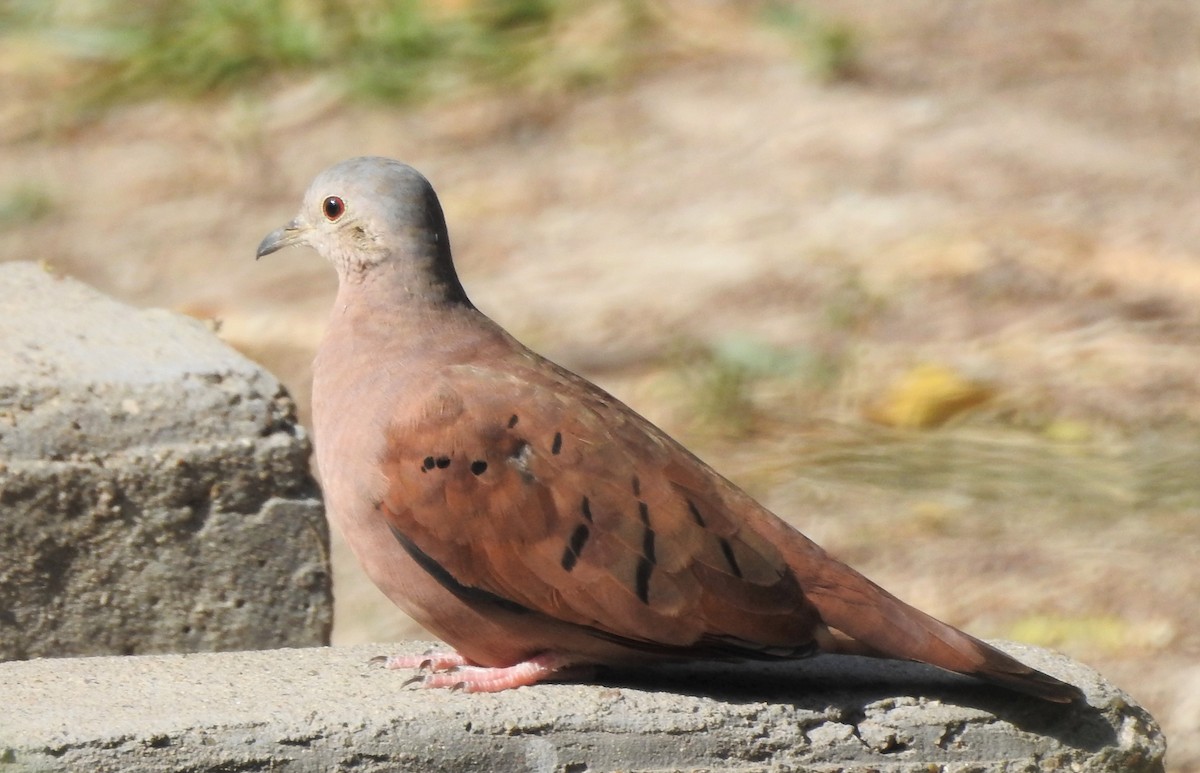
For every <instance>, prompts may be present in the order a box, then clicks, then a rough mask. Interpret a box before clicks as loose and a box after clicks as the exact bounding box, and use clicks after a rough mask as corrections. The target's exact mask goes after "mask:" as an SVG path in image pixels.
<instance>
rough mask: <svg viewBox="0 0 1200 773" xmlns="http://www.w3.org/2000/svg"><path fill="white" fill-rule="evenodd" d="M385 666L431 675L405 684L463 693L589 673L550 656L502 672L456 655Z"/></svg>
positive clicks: (403, 659)
mask: <svg viewBox="0 0 1200 773" xmlns="http://www.w3.org/2000/svg"><path fill="white" fill-rule="evenodd" d="M384 665H385V666H386V667H387V668H416V669H418V670H419V671H422V672H424V671H427V670H428V671H430V672H431V673H428V674H418V675H417V676H414V677H413V678H411V679H409V680H408V681H407V682H405V684H419V685H420V686H421V687H428V688H438V687H449V688H450V689H451V690H462V691H463V692H500V691H501V690H509V689H512V688H514V687H524V686H526V685H531V684H536V683H538V682H541V681H543V680H545V679H549V678H551V677H556V678H561V677H564V676H571V675H574V674H576V673H578V672H580V671H586V670H587V669H586V667H583V668H580V667H571V664H570V662H569V661H567V660H566V659H564V658H562V657H560V656H558V655H551V654H542V655H536V656H534V657H532V658H530V659H529V660H526V661H524V662H521V663H517V664H516V665H512V666H506V667H503V668H488V667H485V666H472V665H468V664H467V661H466V659H465V658H463V657H462V656H461V655H459V654H457V653H449V654H440V653H439V654H431V655H400V656H397V657H393V658H388V659H387V660H386V661H384Z"/></svg>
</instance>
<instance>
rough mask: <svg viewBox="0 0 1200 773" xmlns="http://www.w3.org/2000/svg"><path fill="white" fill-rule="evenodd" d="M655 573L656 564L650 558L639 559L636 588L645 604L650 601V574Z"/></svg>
mask: <svg viewBox="0 0 1200 773" xmlns="http://www.w3.org/2000/svg"><path fill="white" fill-rule="evenodd" d="M653 573H654V564H653V563H651V561H650V560H649V559H648V558H645V557H643V558H641V559H640V560H639V561H638V567H637V576H636V577H635V578H634V589H635V590H636V591H637V597H638V598H639V599H640V600H641V602H642V603H643V604H647V605H648V604H649V603H650V575H651V574H653Z"/></svg>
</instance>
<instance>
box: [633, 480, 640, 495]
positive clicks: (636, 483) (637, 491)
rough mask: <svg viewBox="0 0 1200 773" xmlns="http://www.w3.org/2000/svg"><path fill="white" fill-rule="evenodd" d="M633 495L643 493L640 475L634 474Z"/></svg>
mask: <svg viewBox="0 0 1200 773" xmlns="http://www.w3.org/2000/svg"><path fill="white" fill-rule="evenodd" d="M633 495H634V496H635V497H640V496H641V495H642V482H641V481H640V480H638V476H636V475H634V476H633Z"/></svg>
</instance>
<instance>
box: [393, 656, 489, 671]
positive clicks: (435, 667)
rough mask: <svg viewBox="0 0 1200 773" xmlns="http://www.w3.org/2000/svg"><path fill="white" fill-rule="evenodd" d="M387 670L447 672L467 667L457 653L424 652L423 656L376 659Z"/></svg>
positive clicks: (464, 659)
mask: <svg viewBox="0 0 1200 773" xmlns="http://www.w3.org/2000/svg"><path fill="white" fill-rule="evenodd" d="M376 661H378V662H382V663H383V667H384V668H387V669H393V670H394V669H398V668H415V669H416V670H418V671H449V670H450V669H454V668H460V667H462V666H465V665H468V664H467V659H466V658H464V657H463V656H462V655H459V654H458V653H457V652H426V653H425V654H424V655H393V656H392V657H390V658H376Z"/></svg>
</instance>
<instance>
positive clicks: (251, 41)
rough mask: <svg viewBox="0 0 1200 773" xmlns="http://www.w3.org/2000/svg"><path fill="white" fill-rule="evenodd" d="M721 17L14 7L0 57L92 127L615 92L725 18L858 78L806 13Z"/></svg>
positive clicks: (293, 3) (786, 10) (546, 8)
mask: <svg viewBox="0 0 1200 773" xmlns="http://www.w3.org/2000/svg"><path fill="white" fill-rule="evenodd" d="M709 10H711V9H706V8H702V7H692V8H687V7H675V6H672V5H670V4H667V3H662V2H658V1H656V0H351V1H350V2H335V0H255V2H245V1H244V0H63V1H62V2H53V3H50V2H43V1H42V0H6V2H4V3H0V46H5V47H11V48H22V49H28V48H30V47H32V48H33V49H34V50H36V51H37V52H38V53H37V58H38V59H39V61H40V64H39V65H38V69H42V70H49V71H50V72H51V74H50V77H49V78H47V80H46V84H47V85H49V86H50V94H51V96H53V97H54V98H57V99H63V98H66V99H67V100H68V101H69V102H70V103H71V106H72V107H73V108H74V109H76V110H77V111H80V112H82V113H87V112H88V111H89V110H97V109H104V108H107V107H110V106H112V105H114V104H121V103H128V102H137V101H145V100H149V99H159V98H170V99H181V100H190V99H197V98H201V97H207V96H221V95H225V94H228V93H230V92H235V91H238V90H242V89H246V88H255V87H261V86H263V85H264V84H268V85H269V84H272V83H276V82H278V81H279V79H281V78H287V77H289V76H305V75H317V76H321V77H324V78H327V79H328V80H329V81H330V82H332V83H334V84H335V85H337V86H338V87H340V88H341V89H342V90H343V91H344V92H345V93H346V94H348V95H349V96H351V97H353V98H357V99H361V100H364V101H376V102H387V103H396V102H409V101H418V100H422V99H425V98H428V97H430V96H431V95H434V94H444V93H451V94H453V93H459V92H461V91H463V90H464V89H471V88H476V87H483V88H489V89H503V90H505V91H506V92H508V93H514V94H532V95H545V94H559V93H566V92H572V91H577V90H580V89H587V88H593V87H599V88H603V87H607V86H611V85H613V84H615V83H619V82H621V81H622V80H623V79H626V78H628V77H631V76H633V75H635V74H637V73H639V72H642V71H644V70H646V69H647V68H648V67H650V66H652V65H654V64H661V63H662V62H663V61H666V60H669V59H671V58H672V57H676V56H678V55H680V54H681V53H685V52H691V53H693V54H695V53H697V52H699V53H703V49H704V47H705V45H706V43H705V42H704V41H705V40H708V41H709V42H710V43H711V38H714V37H720V36H721V35H729V34H732V33H731V32H730V31H729V30H728V29H723V26H727V25H726V24H725V23H724V22H722V21H721V19H724V18H726V17H730V18H736V19H739V20H740V21H739V23H738V24H737V25H735V26H737V27H738V28H739V29H746V28H750V27H754V26H758V27H760V28H762V29H764V30H766V31H768V33H769V34H771V35H774V36H775V37H776V38H777V39H780V40H782V41H784V45H785V46H786V47H787V48H788V49H789V50H791V51H792V52H793V54H794V55H795V56H796V58H797V59H798V61H800V62H801V63H802V64H803V65H804V67H805V69H806V70H807V71H808V73H809V75H810V76H811V77H814V78H816V79H818V80H821V81H828V82H832V81H838V80H844V79H846V78H849V77H853V76H854V75H855V74H856V73H857V71H858V68H859V64H860V61H861V57H860V54H861V48H862V39H861V36H860V35H859V33H858V32H857V31H856V30H855V29H854V28H853V27H851V26H850V25H848V24H846V23H844V22H841V21H838V20H834V19H831V18H827V17H826V16H824V15H821V14H818V13H816V12H814V11H813V10H812V9H811V8H810V7H809V4H808V3H806V2H803V1H802V0H753V1H751V2H746V3H745V4H743V5H737V4H734V5H731V6H729V7H728V8H723V9H722V10H721V11H720V13H717V14H715V15H714V14H708V16H706V15H705V14H706V13H707V12H708V11H709ZM722 14H723V15H722ZM714 18H716V19H717V21H714ZM706 27H707V30H706V31H704V32H702V33H701V34H699V35H697V34H695V33H696V32H697V30H698V29H704V28H706ZM685 55H686V53H685ZM48 62H49V63H51V64H49V65H48V64H47V63H48ZM43 74H45V73H43Z"/></svg>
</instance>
